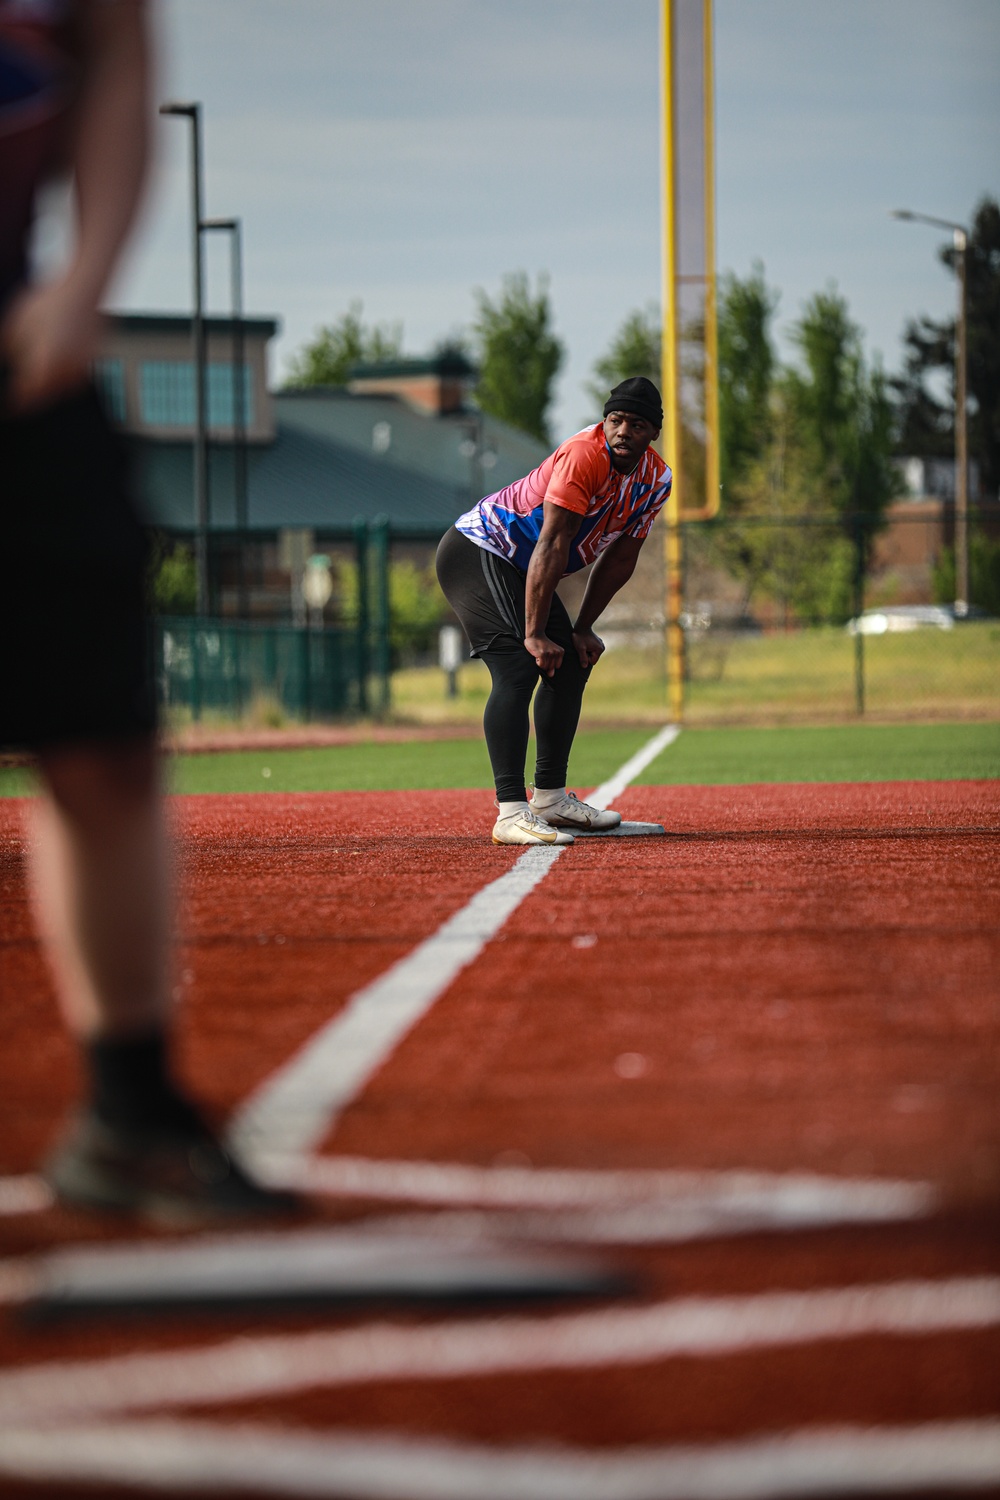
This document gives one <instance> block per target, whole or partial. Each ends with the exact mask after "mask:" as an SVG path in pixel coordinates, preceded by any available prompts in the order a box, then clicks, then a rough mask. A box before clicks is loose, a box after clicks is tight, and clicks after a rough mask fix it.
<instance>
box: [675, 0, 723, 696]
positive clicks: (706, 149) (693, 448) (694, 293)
mask: <svg viewBox="0 0 1000 1500" xmlns="http://www.w3.org/2000/svg"><path fill="white" fill-rule="evenodd" d="M660 16H661V35H660V48H661V51H660V60H661V72H660V77H661V101H660V102H661V111H660V118H661V131H662V204H663V231H662V232H663V330H662V332H663V354H662V380H663V405H664V456H665V457H666V459H667V462H668V463H669V464H670V466H671V468H672V469H673V474H674V484H673V491H672V493H671V496H670V500H669V501H668V504H667V507H666V523H667V525H666V537H665V542H664V548H665V563H666V600H665V603H666V622H667V625H666V629H667V678H668V684H669V703H670V713H671V717H672V718H673V719H674V720H675V721H676V722H678V723H679V722H680V720H681V718H682V717H683V712H684V677H685V672H684V630H683V627H682V625H681V615H682V612H683V574H684V555H683V533H682V530H681V523H682V522H688V521H707V520H710V519H711V518H712V517H713V516H715V515H717V514H718V510H719V499H720V490H719V394H718V373H717V349H716V343H717V340H716V285H715V280H716V278H715V128H714V126H715V119H714V117H715V107H714V93H713V89H714V82H713V34H712V0H661V7H660Z"/></svg>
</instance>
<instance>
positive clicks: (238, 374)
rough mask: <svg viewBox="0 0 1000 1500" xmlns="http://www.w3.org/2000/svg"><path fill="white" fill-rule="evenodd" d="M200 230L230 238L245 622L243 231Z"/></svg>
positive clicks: (229, 224)
mask: <svg viewBox="0 0 1000 1500" xmlns="http://www.w3.org/2000/svg"><path fill="white" fill-rule="evenodd" d="M201 227H202V229H203V230H205V231H206V232H211V231H212V230H216V229H217V230H223V231H225V232H226V233H228V235H229V249H230V258H229V284H230V306H231V308H232V322H233V343H232V350H233V498H234V505H235V510H236V530H237V548H238V558H237V577H238V590H239V614H240V617H241V619H246V617H247V616H248V615H249V613H250V610H249V601H248V598H247V576H246V560H245V557H244V548H245V545H246V532H247V529H248V527H249V517H248V513H247V509H248V508H247V443H246V417H245V402H246V390H245V381H244V366H243V356H244V338H243V231H242V225H241V222H240V220H239V219H202V221H201Z"/></svg>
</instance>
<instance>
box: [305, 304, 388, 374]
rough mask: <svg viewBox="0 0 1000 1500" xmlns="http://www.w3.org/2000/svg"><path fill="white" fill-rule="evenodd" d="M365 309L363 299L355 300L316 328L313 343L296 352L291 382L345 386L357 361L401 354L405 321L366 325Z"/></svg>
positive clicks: (375, 359) (369, 361)
mask: <svg viewBox="0 0 1000 1500" xmlns="http://www.w3.org/2000/svg"><path fill="white" fill-rule="evenodd" d="M361 312H362V305H361V302H360V301H357V300H355V301H353V302H352V303H351V304H350V306H349V307H348V309H347V311H346V312H345V313H344V314H343V316H342V317H340V318H339V319H338V320H337V322H336V323H331V324H328V325H326V326H324V327H321V328H318V329H317V330H316V333H315V334H314V335H313V337H312V339H310V341H309V343H307V344H304V345H303V346H302V348H301V349H300V350H299V351H298V353H297V354H294V355H293V356H292V359H291V362H290V364H289V371H288V385H289V386H291V387H303V386H313V385H333V386H344V385H346V384H347V382H348V380H349V379H350V375H351V370H352V368H353V367H354V366H355V365H360V364H377V363H378V362H379V361H380V360H391V359H398V358H399V356H400V354H401V353H402V352H403V325H402V323H391V324H390V323H381V324H377V325H375V326H374V327H366V326H365V324H364V323H363V321H362V318H361Z"/></svg>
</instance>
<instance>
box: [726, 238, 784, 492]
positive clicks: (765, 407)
mask: <svg viewBox="0 0 1000 1500" xmlns="http://www.w3.org/2000/svg"><path fill="white" fill-rule="evenodd" d="M777 306H778V293H777V292H775V291H773V290H772V289H771V288H769V287H768V285H767V283H766V281H765V279H764V267H763V265H762V264H761V263H760V262H759V261H757V262H755V264H754V267H753V271H752V272H751V274H750V275H749V276H748V277H747V278H746V280H743V281H741V280H740V278H739V277H738V276H735V275H734V274H733V273H732V272H731V271H730V272H728V273H727V274H726V275H725V276H723V278H722V282H721V285H720V288H719V306H718V345H719V354H718V358H719V429H720V432H719V441H720V452H719V466H720V470H721V475H722V490H723V498H724V501H725V502H726V508H727V510H728V509H729V508H730V501H731V500H733V499H735V498H736V494H737V492H738V488H739V485H740V483H741V481H742V480H743V479H744V478H745V476H746V473H747V470H748V469H749V468H750V466H751V465H753V464H757V463H760V462H761V460H762V459H763V458H764V455H765V454H766V452H767V449H768V445H769V443H770V440H771V437H772V413H771V396H772V387H773V384H774V378H775V358H774V347H773V345H772V342H771V320H772V319H773V317H774V313H775V310H776V308H777Z"/></svg>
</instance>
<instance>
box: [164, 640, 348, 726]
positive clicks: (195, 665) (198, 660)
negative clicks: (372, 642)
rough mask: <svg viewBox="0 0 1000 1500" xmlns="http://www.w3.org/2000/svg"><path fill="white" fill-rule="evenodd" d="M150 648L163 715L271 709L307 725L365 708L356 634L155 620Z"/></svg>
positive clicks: (225, 714)
mask: <svg viewBox="0 0 1000 1500" xmlns="http://www.w3.org/2000/svg"><path fill="white" fill-rule="evenodd" d="M153 649H154V655H155V670H156V679H157V684H158V688H159V695H160V702H161V704H162V706H163V707H164V708H165V709H166V710H167V711H168V712H169V711H170V710H178V709H180V710H182V711H186V712H187V713H189V714H190V715H191V717H192V718H194V719H199V718H201V716H202V715H203V714H205V713H212V714H218V715H220V716H223V717H225V718H232V719H239V718H241V717H242V716H243V715H244V714H246V713H247V712H249V711H250V710H252V709H253V708H254V706H255V705H260V704H271V705H273V706H274V707H275V708H276V709H279V710H280V711H281V713H282V714H284V715H287V716H288V717H290V718H293V719H306V720H308V719H332V718H337V717H341V716H347V715H353V714H360V713H364V712H365V711H366V710H367V708H368V701H367V700H368V671H369V651H370V648H369V643H368V642H367V641H366V640H365V638H364V637H363V636H362V634H361V633H360V632H359V631H357V630H349V629H342V630H336V629H333V630H330V629H325V630H305V629H299V628H296V627H295V626H291V625H288V626H283V625H255V624H248V623H243V622H237V621H221V620H198V619H174V618H171V619H169V620H167V619H164V620H158V621H156V622H155V624H154V632H153Z"/></svg>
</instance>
